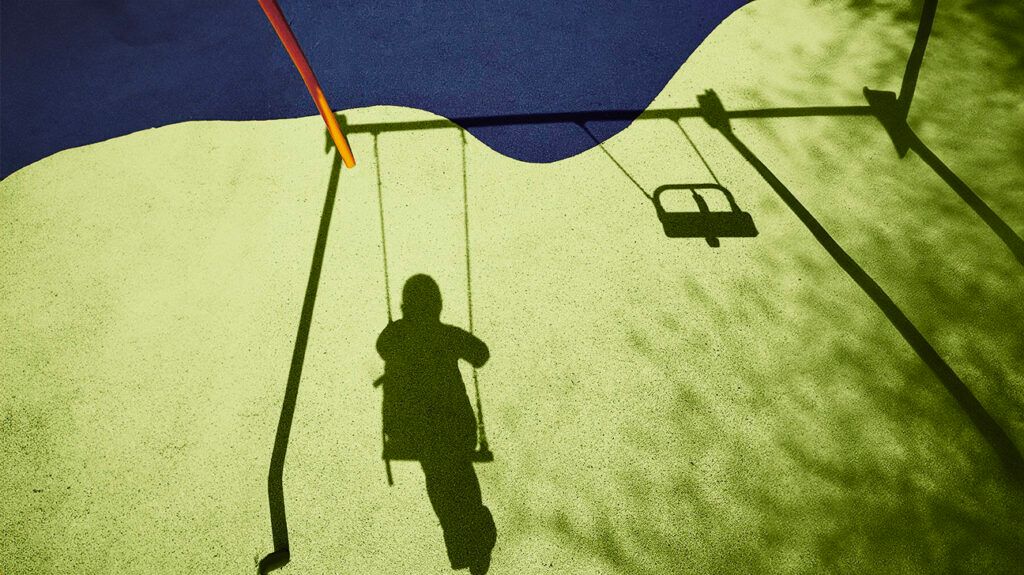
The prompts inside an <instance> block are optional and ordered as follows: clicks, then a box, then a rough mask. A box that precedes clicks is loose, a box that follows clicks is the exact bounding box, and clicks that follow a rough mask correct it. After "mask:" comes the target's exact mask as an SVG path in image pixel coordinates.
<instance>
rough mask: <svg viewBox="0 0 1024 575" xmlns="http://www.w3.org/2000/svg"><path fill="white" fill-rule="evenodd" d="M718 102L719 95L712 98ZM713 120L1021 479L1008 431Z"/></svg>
mask: <svg viewBox="0 0 1024 575" xmlns="http://www.w3.org/2000/svg"><path fill="white" fill-rule="evenodd" d="M716 100H717V98H716ZM709 123H711V124H712V126H713V127H714V128H716V129H717V130H718V131H719V132H720V133H721V134H722V135H723V136H725V138H726V139H727V140H728V141H729V143H730V144H732V146H733V147H734V148H735V149H736V151H737V152H739V153H740V155H741V156H743V158H744V159H745V160H746V161H747V163H749V164H750V165H751V166H752V167H753V168H754V169H755V170H757V172H758V173H759V174H760V175H761V177H762V178H764V180H765V181H766V182H767V183H768V184H769V185H770V186H771V187H772V189H773V190H775V193H776V194H778V196H779V198H781V199H782V201H783V202H784V203H785V204H786V206H787V207H789V209H790V210H791V211H792V212H793V213H794V214H795V215H796V216H797V218H799V219H800V221H801V222H802V223H803V224H804V226H805V227H806V228H807V229H808V231H810V232H811V234H812V235H813V236H814V238H815V239H816V240H817V241H818V243H819V244H821V246H822V247H823V248H825V251H827V252H828V254H829V255H830V256H832V259H833V260H835V262H836V263H837V264H839V267H841V268H843V270H844V271H846V273H847V274H848V275H849V276H850V278H851V279H853V281H854V282H856V283H857V285H858V286H860V288H861V289H862V290H864V293H866V294H867V295H868V297H870V298H871V300H872V301H873V302H875V305H877V306H878V309H879V310H881V311H882V313H884V314H885V317H886V318H888V320H889V322H890V323H891V324H892V325H893V327H895V328H896V330H897V331H898V332H899V333H900V335H901V336H902V337H903V339H904V340H905V341H906V342H907V343H908V344H910V347H911V348H912V349H913V350H914V352H915V353H916V354H917V356H918V357H920V358H921V361H923V362H924V363H925V365H927V366H928V368H929V369H930V370H931V371H932V373H934V374H935V377H936V378H938V380H939V382H940V383H942V385H943V387H945V388H946V391H947V392H949V394H950V395H951V396H953V399H954V400H955V401H956V402H957V405H959V406H960V409H962V410H963V411H964V413H965V414H966V415H967V417H968V418H969V419H970V420H971V423H972V424H973V425H974V426H975V428H977V430H978V432H979V433H981V436H982V437H983V438H984V439H985V441H987V442H988V444H989V445H990V446H991V447H992V449H993V450H994V451H995V452H996V454H997V456H998V457H999V459H1000V461H1001V463H1002V464H1003V467H1004V468H1005V469H1006V471H1007V473H1008V474H1009V475H1010V476H1011V477H1012V478H1014V479H1015V480H1018V481H1020V480H1022V479H1024V458H1022V456H1021V452H1020V450H1019V449H1018V448H1017V446H1016V445H1014V443H1013V441H1012V440H1011V439H1010V437H1009V436H1008V435H1007V434H1006V432H1005V431H1004V430H1003V428H1002V427H1000V425H999V423H998V422H997V421H996V420H995V419H994V418H993V417H992V415H991V414H989V413H988V411H987V410H986V409H985V406H983V405H982V404H981V402H980V401H978V398H977V397H975V396H974V394H973V393H972V392H971V390H970V389H969V388H968V387H967V385H966V384H964V382H963V380H961V379H960V377H959V376H958V375H957V374H956V372H954V371H953V368H951V367H950V366H949V364H947V363H946V361H945V360H944V359H943V358H942V356H940V355H939V353H938V352H937V351H936V350H935V348H933V347H932V345H931V344H930V343H929V342H928V340H927V339H926V338H925V337H924V335H923V334H922V333H921V332H920V331H919V330H918V329H917V327H916V326H915V325H914V324H913V323H912V322H911V321H910V319H909V318H908V317H907V316H906V314H904V313H903V311H902V310H900V308H899V306H897V305H896V303H895V302H894V301H893V300H892V298H890V297H889V295H888V294H887V293H885V290H883V289H882V287H881V286H880V285H878V283H877V282H875V280H874V279H872V277H871V276H870V275H868V273H867V272H866V271H864V269H863V268H862V267H860V265H859V264H858V263H857V262H856V261H855V260H854V259H853V258H852V257H850V255H849V254H848V253H846V251H845V250H844V249H843V248H842V246H840V245H839V243H838V242H836V241H835V239H833V238H832V236H831V235H829V233H828V231H826V230H825V228H824V227H823V226H822V225H821V223H819V222H818V220H817V219H815V217H814V216H813V215H812V214H811V212H810V211H808V210H807V208H806V207H804V205H803V204H801V203H800V201H799V200H798V199H797V198H796V196H794V195H793V193H792V192H791V191H790V190H789V189H788V188H787V187H786V186H785V184H783V183H782V181H781V180H779V179H778V178H777V177H776V176H775V174H773V173H772V172H771V170H770V169H768V167H767V166H766V165H765V164H764V163H763V162H762V161H761V160H760V158H758V157H757V156H756V155H755V154H754V153H753V152H752V151H751V150H750V148H748V147H747V146H746V145H745V144H744V143H743V142H742V141H741V140H740V139H739V138H738V137H736V135H735V134H734V133H733V132H732V129H731V128H730V127H729V126H728V122H727V121H724V122H723V121H721V120H720V119H719V120H718V121H716V119H715V118H713V117H712V118H711V119H709Z"/></svg>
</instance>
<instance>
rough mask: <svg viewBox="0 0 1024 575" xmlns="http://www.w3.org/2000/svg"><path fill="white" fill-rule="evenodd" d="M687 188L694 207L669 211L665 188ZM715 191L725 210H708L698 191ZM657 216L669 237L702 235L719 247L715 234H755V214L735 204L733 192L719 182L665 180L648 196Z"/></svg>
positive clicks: (726, 236) (736, 236) (749, 235)
mask: <svg viewBox="0 0 1024 575" xmlns="http://www.w3.org/2000/svg"><path fill="white" fill-rule="evenodd" d="M687 190H688V191H689V192H690V194H691V195H692V197H693V201H694V203H696V204H697V211H668V210H666V209H665V205H664V203H663V202H662V194H664V193H665V192H675V191H687ZM706 190H711V191H718V192H721V194H722V195H723V196H725V199H726V201H728V202H729V207H730V209H729V210H728V211H711V210H710V209H708V204H707V202H706V201H705V200H704V197H703V196H702V195H701V194H700V193H699V192H700V191H706ZM651 199H652V201H653V202H654V209H655V210H656V211H657V213H658V220H660V221H661V225H662V227H663V228H664V229H665V235H666V236H668V237H670V238H704V239H705V240H706V241H707V243H708V245H709V246H711V247H718V246H719V245H720V242H719V240H718V238H753V237H757V227H756V226H755V225H754V218H753V217H751V215H750V214H749V213H747V212H744V211H743V210H741V209H740V207H739V206H738V205H736V200H735V198H733V195H732V193H731V192H730V191H729V190H727V189H725V187H723V186H721V185H718V184H666V185H664V186H661V187H659V188H658V189H656V190H654V195H653V196H652V197H651Z"/></svg>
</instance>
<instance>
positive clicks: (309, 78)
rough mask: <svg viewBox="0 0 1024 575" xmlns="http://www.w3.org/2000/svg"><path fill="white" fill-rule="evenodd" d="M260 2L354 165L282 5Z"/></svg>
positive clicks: (344, 157)
mask: <svg viewBox="0 0 1024 575" xmlns="http://www.w3.org/2000/svg"><path fill="white" fill-rule="evenodd" d="M259 3H260V7H261V8H263V12H264V13H266V15H267V19H268V20H270V25H271V26H273V27H274V32H277V37H278V38H280V39H281V43H282V44H284V49H285V50H287V51H288V55H289V56H291V59H292V62H293V63H294V64H295V67H296V68H298V69H299V74H301V75H302V81H303V82H305V84H306V89H308V90H309V95H310V96H312V97H313V102H314V103H315V104H316V109H317V110H319V111H320V115H321V116H322V117H323V119H324V122H325V123H326V124H327V131H328V132H330V134H331V139H332V140H334V145H335V147H337V148H338V153H339V154H341V159H342V161H343V162H345V167H346V168H352V167H354V166H355V165H356V159H355V156H353V155H352V149H351V148H349V147H348V141H347V140H346V139H345V134H342V133H341V127H340V126H338V119H337V118H335V117H334V112H333V111H331V107H330V106H329V105H327V98H325V97H324V92H323V90H321V89H320V83H319V82H317V80H316V74H314V73H313V69H312V68H310V67H309V62H308V61H307V60H306V56H305V54H303V53H302V48H301V47H299V42H298V41H297V40H296V39H295V34H293V33H292V29H291V27H289V26H288V21H287V20H285V18H284V14H283V13H282V12H281V7H280V6H278V5H277V0H259Z"/></svg>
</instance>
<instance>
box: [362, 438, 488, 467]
mask: <svg viewBox="0 0 1024 575" xmlns="http://www.w3.org/2000/svg"><path fill="white" fill-rule="evenodd" d="M381 459H383V460H385V461H419V460H420V455H419V454H418V453H417V452H416V449H414V448H412V447H411V446H409V445H408V444H403V443H402V442H399V441H395V440H393V439H388V438H387V437H385V438H384V450H383V451H382V453H381ZM469 460H470V461H472V462H473V463H490V462H492V461H494V452H492V451H491V450H490V449H489V448H488V447H487V446H486V445H481V446H480V447H478V448H477V449H474V450H473V451H472V452H471V453H470V455H469Z"/></svg>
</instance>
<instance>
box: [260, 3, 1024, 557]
mask: <svg viewBox="0 0 1024 575" xmlns="http://www.w3.org/2000/svg"><path fill="white" fill-rule="evenodd" d="M937 5H938V0H925V2H924V5H923V8H922V13H921V19H920V22H919V24H918V29H917V34H916V37H915V40H914V45H913V48H912V49H911V52H910V55H909V58H908V61H907V66H906V70H905V73H904V75H903V79H902V84H901V87H900V92H899V93H898V94H897V93H895V92H890V91H881V90H872V89H870V88H867V87H865V88H864V96H865V99H866V100H867V104H861V105H848V106H805V107H781V108H761V109H741V110H728V109H726V108H725V106H724V105H723V104H722V102H721V100H720V99H719V98H718V96H717V94H715V92H714V91H712V90H709V91H707V92H706V93H705V94H703V95H700V96H698V97H697V100H698V106H696V107H691V108H668V109H653V110H628V109H615V110H595V111H581V112H558V113H542V114H518V115H504V116H500V115H498V116H474V117H461V118H451V119H450V120H449V119H445V120H421V121H406V122H388V123H370V124H347V123H346V121H345V116H344V115H343V114H336V116H337V117H338V120H339V122H340V125H341V127H342V129H343V131H344V133H346V134H348V135H351V134H359V133H369V134H372V135H373V136H374V139H375V141H376V138H377V136H379V135H380V134H382V133H387V132H405V131H418V130H435V129H452V128H453V126H452V124H453V123H454V124H456V127H457V128H459V129H460V130H461V132H462V136H463V137H465V136H464V134H465V130H466V129H469V128H476V127H491V126H511V125H523V124H546V123H572V124H577V125H579V126H581V127H582V128H583V129H584V130H586V124H587V123H589V122H599V121H629V122H631V121H637V120H666V119H667V120H672V121H674V122H676V123H677V125H678V122H679V121H680V120H683V119H692V118H702V119H704V120H705V121H706V122H707V123H708V125H710V126H711V127H712V128H714V129H715V130H716V131H718V132H719V133H720V134H721V135H722V136H723V137H724V138H725V139H726V140H727V141H728V142H729V143H730V145H731V146H732V147H733V148H734V149H735V150H736V151H737V152H738V153H739V154H740V156H742V157H743V159H744V160H745V161H746V162H747V163H748V164H749V165H750V166H751V167H753V168H754V169H755V171H757V172H758V174H759V175H760V176H761V177H762V179H764V181H765V182H766V183H767V184H768V185H769V186H770V187H771V188H772V190H773V191H775V192H776V194H777V195H778V196H779V198H780V199H781V200H782V201H783V202H784V203H785V204H786V206H787V207H788V208H789V209H790V210H791V211H792V212H793V213H794V215H796V217H797V218H798V219H799V220H800V221H801V223H802V224H803V225H804V226H805V227H806V228H807V229H808V231H810V233H811V234H812V235H813V236H814V238H815V240H816V241H818V243H819V244H820V245H821V246H822V247H823V249H825V251H826V252H827V253H828V254H829V255H830V256H831V257H832V259H833V260H834V261H835V262H836V264H837V265H839V266H840V267H841V268H842V269H843V270H844V271H846V273H847V274H848V275H849V276H850V278H851V279H852V280H853V281H854V282H855V283H856V284H857V285H858V287H860V288H861V289H862V290H863V291H864V292H865V293H866V294H867V295H868V296H869V297H870V298H871V300H872V301H873V302H874V303H875V305H876V306H877V307H878V308H879V310H880V311H881V312H882V313H883V314H884V315H885V316H886V318H887V319H888V320H889V322H890V323H891V324H892V325H893V327H894V328H895V329H896V330H897V331H898V332H899V334H900V336H901V337H903V339H904V340H905V341H906V342H907V343H908V345H909V346H910V347H911V348H912V349H913V350H914V352H915V353H916V354H917V355H918V357H919V358H920V359H921V360H922V362H923V363H924V364H925V365H926V366H927V367H928V368H929V369H930V370H931V371H932V373H933V374H934V375H935V377H936V379H938V380H939V382H940V383H941V384H942V385H943V387H944V388H945V389H946V390H947V392H948V393H949V394H950V395H951V397H952V398H953V399H954V400H955V401H956V403H957V405H958V406H959V407H960V408H961V410H962V411H963V412H964V413H965V414H966V415H967V417H968V419H969V420H970V421H971V422H972V424H973V425H974V426H975V428H976V429H977V430H978V432H979V433H980V435H981V436H982V438H984V439H985V441H986V442H987V443H988V444H989V446H990V447H991V448H992V449H993V451H994V452H995V454H996V455H997V456H998V458H999V460H1000V461H1001V463H1002V464H1003V467H1004V469H1005V470H1006V472H1007V474H1008V476H1009V477H1010V478H1011V479H1012V480H1014V481H1017V482H1020V481H1022V480H1024V457H1022V455H1021V452H1020V450H1019V449H1018V447H1017V446H1016V445H1015V444H1014V443H1013V441H1012V439H1011V438H1010V437H1009V435H1007V433H1006V432H1005V430H1003V428H1002V427H1001V426H1000V424H999V423H998V422H997V421H996V420H995V419H994V418H993V417H992V415H991V414H989V413H988V411H987V410H986V409H985V407H984V406H983V405H982V404H981V402H980V401H979V400H978V399H977V397H976V396H975V395H974V394H973V392H971V390H970V389H969V388H968V387H967V385H966V384H965V383H964V382H963V380H962V379H960V377H959V376H958V375H957V374H956V372H955V371H954V370H953V369H952V367H950V366H949V364H948V363H946V361H945V360H944V359H943V358H942V356H941V355H940V354H939V353H938V352H937V351H936V350H935V349H934V347H932V345H931V344H930V343H929V342H928V340H927V339H926V338H925V336H924V335H923V334H922V333H921V332H920V330H918V329H917V327H916V326H915V325H914V324H913V322H911V321H910V319H909V318H908V317H907V316H906V314H904V313H903V312H902V310H900V308H899V307H898V306H897V305H896V303H895V302H894V301H893V300H892V298H891V297H889V295H888V294H887V293H886V292H885V291H884V289H883V288H882V287H881V286H880V285H879V284H878V283H877V282H876V281H875V280H874V279H873V278H872V277H871V276H870V275H869V274H868V273H867V272H866V271H865V270H864V269H863V268H862V267H860V265H859V264H858V263H857V262H856V261H855V260H854V259H853V258H852V257H851V256H850V255H849V254H848V253H847V252H846V251H845V250H844V249H843V248H842V246H841V245H840V244H839V243H838V242H836V240H835V239H834V238H832V236H831V235H830V234H829V233H828V231H827V230H826V229H825V228H824V226H822V224H821V223H820V222H818V220H817V219H816V218H815V217H814V216H813V214H812V213H811V212H810V211H809V210H808V209H807V208H806V207H804V206H803V204H802V203H801V202H800V201H799V200H798V199H797V197H796V196H795V195H794V194H793V192H792V191H791V190H790V189H789V188H788V187H787V186H786V185H785V184H784V183H783V182H782V181H781V180H779V178H778V177H776V176H775V174H774V173H772V171H771V170H770V169H769V168H768V166H767V165H765V164H764V162H762V161H761V160H760V158H759V157H758V156H757V155H756V154H755V153H754V152H753V151H751V150H750V148H748V147H747V146H746V144H745V143H744V142H743V141H742V140H740V139H739V138H738V137H737V136H736V135H735V133H734V132H733V131H732V127H731V122H732V121H733V120H748V119H782V118H812V117H864V118H874V119H876V120H877V121H878V122H880V124H881V125H882V127H883V129H885V131H886V132H887V133H888V135H889V137H890V139H891V140H892V142H893V145H894V147H895V149H896V152H897V154H898V155H899V157H900V158H903V157H905V156H906V155H907V154H908V152H909V151H913V152H915V153H916V154H917V155H918V157H920V158H921V159H922V160H923V161H924V162H925V163H926V164H927V165H928V166H929V167H930V168H931V169H932V170H933V171H934V172H935V173H936V174H937V175H938V176H939V177H940V178H941V179H942V180H943V181H944V182H945V183H946V184H947V185H948V186H949V187H950V188H951V189H952V190H953V191H954V192H955V193H956V194H957V195H958V196H959V197H960V198H961V199H962V200H963V201H964V202H965V203H966V204H967V205H968V206H969V207H970V208H971V209H972V210H973V211H974V212H975V213H976V214H977V215H978V216H979V217H980V218H981V219H982V220H983V221H984V223H985V224H986V225H987V226H988V227H989V228H990V229H991V230H992V231H993V232H994V233H995V234H996V235H997V236H998V237H999V239H1000V240H1001V241H1002V242H1003V243H1004V244H1005V245H1006V247H1007V248H1008V249H1009V250H1010V252H1011V253H1012V254H1013V256H1014V258H1015V259H1016V260H1017V261H1018V263H1019V264H1021V265H1022V266H1024V240H1022V239H1021V237H1020V236H1019V235H1018V234H1017V233H1016V232H1015V231H1014V230H1013V229H1012V228H1010V226H1009V225H1008V224H1007V223H1006V222H1005V221H1004V220H1003V219H1002V218H1000V217H999V216H998V215H997V214H996V213H995V212H994V211H993V210H992V209H991V208H990V207H989V206H988V204H987V203H985V201H984V200H982V199H981V198H980V197H979V196H978V195H977V194H976V193H975V192H974V191H973V190H972V189H971V188H970V186H968V185H967V184H966V183H965V182H964V181H963V180H962V179H960V178H959V177H958V176H957V175H956V173H955V172H953V170H952V169H950V168H949V167H948V166H947V165H946V164H945V163H944V162H942V160H941V159H939V157H938V156H937V155H936V154H935V153H934V152H933V151H932V150H931V149H930V148H929V147H928V146H927V145H926V144H925V143H924V142H923V141H922V140H921V139H920V137H918V135H917V134H916V133H915V132H914V130H913V129H912V128H911V127H910V125H909V123H908V118H909V114H910V107H911V102H912V99H913V96H914V92H915V90H916V86H917V81H918V77H919V74H920V70H921V66H922V62H923V60H924V54H925V48H926V46H927V42H928V38H929V36H930V35H931V30H932V25H933V23H934V19H935V14H936V11H937ZM680 128H682V126H681V125H680ZM586 131H587V133H588V134H590V132H589V130H586ZM683 133H684V135H685V131H684V132H683ZM590 135H591V137H594V136H593V134H590ZM687 138H688V136H687ZM595 140H596V138H595ZM597 146H598V147H601V149H602V150H604V151H605V153H606V154H608V152H607V150H606V149H605V148H604V147H603V146H601V143H600V141H597ZM332 149H334V148H333V147H332V146H331V141H330V138H328V141H327V145H326V151H327V152H330V151H331V150H332ZM698 153H699V151H698ZM608 155H609V157H610V158H611V160H612V161H613V162H615V163H616V165H618V167H619V168H620V170H622V172H623V173H624V174H625V175H626V176H627V177H628V178H629V179H630V180H632V181H633V183H634V184H636V185H637V187H639V188H640V191H641V192H643V193H644V195H645V196H647V197H648V199H653V196H652V195H650V194H648V193H647V192H646V191H645V190H644V189H643V188H642V186H640V185H639V184H638V183H637V182H636V180H635V179H633V178H632V176H630V175H629V173H628V172H627V171H626V170H625V169H624V168H623V167H622V166H621V164H619V163H618V162H617V161H616V160H615V158H614V157H612V156H611V155H610V154H608ZM701 159H702V160H703V157H701ZM375 162H378V163H379V157H377V158H375ZM341 164H342V158H341V156H340V155H339V153H338V151H337V150H336V149H334V153H333V161H332V164H331V171H330V178H329V179H328V186H327V191H326V195H325V199H324V206H323V210H322V212H321V216H320V225H319V228H318V231H317V237H316V243H315V245H314V249H313V258H312V263H311V265H310V272H309V278H308V281H307V284H306V293H305V297H304V299H303V304H302V311H301V312H300V316H299V325H298V331H297V334H296V338H295V346H294V349H293V353H292V360H291V365H290V368H289V372H288V380H287V384H286V386H285V394H284V399H283V401H282V405H281V415H280V418H279V420H278V426H277V432H276V435H275V439H274V447H273V452H272V454H271V459H270V469H269V473H268V478H267V492H268V499H269V507H270V524H271V534H272V537H273V545H274V551H273V552H271V553H269V554H268V555H266V556H265V557H263V558H262V559H260V560H259V561H258V563H257V570H258V572H259V573H261V574H264V573H269V572H270V571H272V570H275V569H278V568H280V567H283V566H284V565H286V564H287V563H288V562H289V561H290V558H291V555H290V545H289V540H288V524H287V515H286V512H285V501H284V485H283V477H284V464H285V459H286V455H287V450H288V442H289V437H290V434H291V425H292V421H293V417H294V412H295V405H296V401H297V399H298V392H299V383H300V381H301V377H302V367H303V363H304V360H305V353H306V347H307V344H308V340H309V331H310V326H311V325H312V319H313V310H314V307H315V302H316V294H317V288H318V286H319V281H320V273H321V269H322V267H323V260H324V252H325V249H326V244H327V236H328V233H329V230H330V223H331V214H332V213H333V210H334V203H335V198H336V195H337V188H338V183H339V180H340V172H341ZM709 168H710V166H709ZM716 179H717V178H716Z"/></svg>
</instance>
